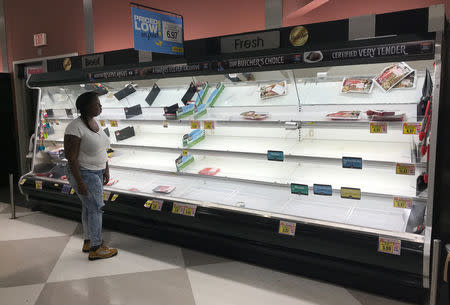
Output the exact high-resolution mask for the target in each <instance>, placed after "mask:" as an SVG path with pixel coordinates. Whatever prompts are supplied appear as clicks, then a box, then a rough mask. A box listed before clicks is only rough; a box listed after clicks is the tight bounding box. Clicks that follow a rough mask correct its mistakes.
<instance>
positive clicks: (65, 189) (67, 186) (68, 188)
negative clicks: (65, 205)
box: [61, 184, 72, 194]
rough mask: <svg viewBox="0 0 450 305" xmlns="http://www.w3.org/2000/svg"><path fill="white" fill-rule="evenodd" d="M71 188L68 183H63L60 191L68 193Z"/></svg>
mask: <svg viewBox="0 0 450 305" xmlns="http://www.w3.org/2000/svg"><path fill="white" fill-rule="evenodd" d="M71 189H72V187H71V186H70V185H69V184H64V185H63V188H62V190H61V193H63V194H69V193H70V190H71Z"/></svg>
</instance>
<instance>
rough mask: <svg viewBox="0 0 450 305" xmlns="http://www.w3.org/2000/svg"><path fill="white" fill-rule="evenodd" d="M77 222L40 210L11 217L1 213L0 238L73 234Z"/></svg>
mask: <svg viewBox="0 0 450 305" xmlns="http://www.w3.org/2000/svg"><path fill="white" fill-rule="evenodd" d="M76 226H77V223H76V222H74V221H71V220H67V219H63V218H59V217H55V216H51V215H47V214H44V213H40V212H29V213H24V214H19V215H18V217H17V218H16V219H10V215H8V214H0V228H1V230H0V240H2V241H7V240H17V239H30V238H43V237H55V236H65V235H72V234H73V232H74V231H75V228H76Z"/></svg>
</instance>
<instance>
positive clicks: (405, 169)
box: [395, 163, 416, 175]
mask: <svg viewBox="0 0 450 305" xmlns="http://www.w3.org/2000/svg"><path fill="white" fill-rule="evenodd" d="M395 173H396V174H397V175H415V173H416V166H415V165H414V164H406V163H397V165H396V166H395Z"/></svg>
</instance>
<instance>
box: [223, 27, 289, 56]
mask: <svg viewBox="0 0 450 305" xmlns="http://www.w3.org/2000/svg"><path fill="white" fill-rule="evenodd" d="M279 47H280V32H279V31H271V32H262V33H252V34H245V35H235V36H228V37H222V38H221V39H220V51H221V52H222V53H235V52H245V51H258V50H266V49H276V48H279Z"/></svg>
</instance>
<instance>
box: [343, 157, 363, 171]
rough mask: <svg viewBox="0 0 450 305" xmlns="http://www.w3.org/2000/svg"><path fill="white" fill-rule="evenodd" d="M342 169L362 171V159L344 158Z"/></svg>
mask: <svg viewBox="0 0 450 305" xmlns="http://www.w3.org/2000/svg"><path fill="white" fill-rule="evenodd" d="M342 167H343V168H357V169H362V158H353V157H342Z"/></svg>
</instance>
